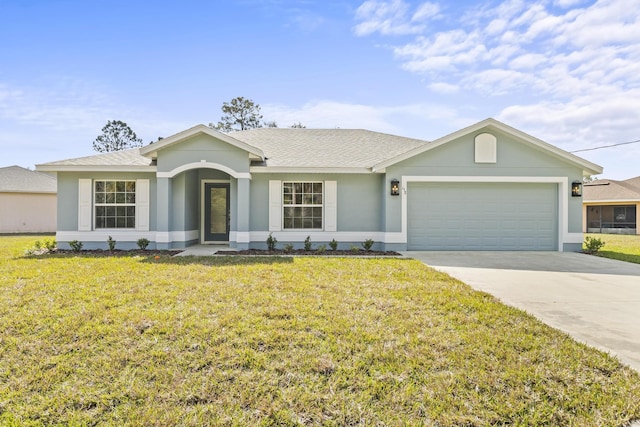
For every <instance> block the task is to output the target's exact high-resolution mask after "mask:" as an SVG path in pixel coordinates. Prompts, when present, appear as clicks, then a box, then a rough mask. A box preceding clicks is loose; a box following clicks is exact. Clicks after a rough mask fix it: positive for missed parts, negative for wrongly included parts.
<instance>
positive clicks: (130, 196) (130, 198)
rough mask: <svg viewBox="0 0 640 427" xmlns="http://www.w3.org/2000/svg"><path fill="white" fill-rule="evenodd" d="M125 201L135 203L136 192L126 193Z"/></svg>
mask: <svg viewBox="0 0 640 427" xmlns="http://www.w3.org/2000/svg"><path fill="white" fill-rule="evenodd" d="M125 202H126V203H135V202H136V193H127V197H126V201H125Z"/></svg>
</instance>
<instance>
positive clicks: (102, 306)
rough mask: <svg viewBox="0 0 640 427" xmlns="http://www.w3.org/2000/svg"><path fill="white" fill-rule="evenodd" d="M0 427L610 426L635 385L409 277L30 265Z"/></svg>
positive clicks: (237, 260) (320, 267) (164, 262)
mask: <svg viewBox="0 0 640 427" xmlns="http://www.w3.org/2000/svg"><path fill="white" fill-rule="evenodd" d="M35 239H36V238H34V237H32V236H30V237H2V238H0V331H1V332H0V333H1V335H0V425H16V426H18V425H19V426H23V425H79V426H80V425H117V426H121V425H145V426H146V425H149V426H153V425H157V426H160V425H161V426H165V425H166V426H169V425H171V426H173V425H187V426H202V425H238V426H244V425H264V426H267V425H283V426H287V425H289V426H293V425H328V426H343V425H362V426H370V425H387V426H400V425H438V426H459V425H467V426H476V425H478V426H479V425H527V426H530V425H607V426H621V425H624V424H625V423H626V422H628V421H630V420H634V419H640V375H638V374H637V373H636V372H635V371H632V370H631V369H629V368H627V367H625V366H623V365H621V364H620V362H619V361H617V360H616V359H614V358H612V357H610V356H608V355H606V354H604V353H602V352H599V351H597V350H594V349H592V348H589V347H587V346H585V345H583V344H579V343H577V342H575V341H573V340H572V339H570V338H569V337H568V336H567V335H565V334H563V333H561V332H559V331H557V330H554V329H551V328H549V327H547V326H545V325H543V324H542V323H540V322H538V321H536V320H535V319H534V318H533V317H531V316H529V315H526V314H524V313H523V312H521V311H519V310H516V309H514V308H510V307H507V306H505V305H502V304H500V303H499V302H497V301H496V300H495V299H494V298H493V297H491V296H489V295H487V294H484V293H480V292H476V291H474V290H472V289H471V288H470V287H469V286H467V285H465V284H462V283H460V282H458V281H455V280H453V279H451V278H450V277H449V276H446V275H445V274H442V273H438V272H436V271H434V270H432V269H430V268H428V267H426V266H424V265H422V264H421V263H419V262H417V261H413V260H406V259H360V258H358V259H356V258H344V259H339V258H324V259H322V258H275V257H274V258H246V257H219V258H215V257H208V258H193V257H177V258H170V257H169V256H165V255H161V256H158V257H157V258H156V256H135V257H134V256H131V257H127V256H118V257H112V258H111V257H92V256H91V255H78V256H73V255H69V254H67V255H64V256H62V255H45V256H35V257H23V256H22V254H23V250H24V249H25V248H26V247H29V246H32V244H33V241H34V240H35Z"/></svg>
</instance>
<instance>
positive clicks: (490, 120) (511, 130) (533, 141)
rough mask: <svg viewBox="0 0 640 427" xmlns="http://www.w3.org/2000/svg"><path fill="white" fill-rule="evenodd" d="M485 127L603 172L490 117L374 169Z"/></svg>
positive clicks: (586, 170)
mask: <svg viewBox="0 0 640 427" xmlns="http://www.w3.org/2000/svg"><path fill="white" fill-rule="evenodd" d="M485 127H493V128H495V129H497V130H500V131H502V132H505V133H509V134H511V135H514V136H516V137H518V138H520V139H522V140H524V141H526V142H528V143H530V144H532V145H534V146H536V147H538V148H542V149H545V150H546V151H549V152H551V153H552V154H554V155H555V156H557V157H560V158H562V159H563V160H566V161H568V162H569V163H572V164H574V165H576V166H579V167H580V168H581V169H582V174H583V176H589V175H599V174H601V173H602V166H600V165H597V164H595V163H591V162H590V161H588V160H585V159H583V158H581V157H578V156H576V155H575V154H571V153H569V152H567V151H564V150H562V149H560V148H558V147H556V146H553V145H551V144H549V143H547V142H544V141H542V140H541V139H538V138H536V137H534V136H531V135H529V134H527V133H525V132H522V131H520V130H518V129H516V128H513V127H511V126H509V125H506V124H504V123H502V122H500V121H498V120H496V119H493V118H488V119H485V120H482V121H480V122H478V123H475V124H473V125H471V126H467V127H466V128H464V129H460V130H457V131H455V132H453V133H450V134H449V135H445V136H443V137H442V138H438V139H436V140H434V141H432V142H430V143H429V144H427V145H425V146H424V147H418V148H415V149H413V150H410V151H407V152H406V153H403V154H400V155H398V156H396V157H394V158H391V159H389V160H386V161H384V162H380V163H378V164H376V165H374V166H373V170H374V171H380V170H384V169H385V168H387V167H389V166H393V165H394V164H396V163H399V162H402V161H404V160H407V159H410V158H411V157H413V156H417V155H418V154H422V153H424V152H427V151H429V150H433V149H434V148H437V147H439V146H441V145H443V144H446V143H447V142H449V141H453V140H454V139H457V138H460V137H461V136H464V135H467V134H469V133H473V132H477V131H479V130H480V129H482V128H485Z"/></svg>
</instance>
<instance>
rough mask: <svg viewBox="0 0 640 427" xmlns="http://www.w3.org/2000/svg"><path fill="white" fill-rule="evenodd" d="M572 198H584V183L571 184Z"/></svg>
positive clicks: (574, 182)
mask: <svg viewBox="0 0 640 427" xmlns="http://www.w3.org/2000/svg"><path fill="white" fill-rule="evenodd" d="M571 196H573V197H580V196H582V183H581V182H579V181H573V182H572V183H571Z"/></svg>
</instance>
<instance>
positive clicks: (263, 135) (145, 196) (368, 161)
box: [37, 119, 602, 251]
mask: <svg viewBox="0 0 640 427" xmlns="http://www.w3.org/2000/svg"><path fill="white" fill-rule="evenodd" d="M37 169H38V170H40V171H45V172H56V173H57V176H58V200H59V203H58V209H59V211H58V232H57V240H58V242H59V244H60V246H61V247H64V246H65V244H67V243H68V242H69V241H73V240H78V241H81V242H82V243H83V244H84V247H85V248H87V249H89V248H92V247H101V248H106V247H107V246H106V241H107V239H108V237H109V236H112V238H113V239H115V240H116V241H117V242H118V245H119V247H121V246H120V245H121V244H122V245H128V246H129V247H135V246H136V241H137V240H138V239H139V238H147V239H149V240H150V241H151V242H152V244H151V245H150V246H149V247H150V248H151V247H156V248H183V247H186V246H189V245H193V244H196V243H205V244H207V243H211V244H228V245H229V246H230V247H236V248H249V247H251V248H264V247H266V243H265V242H266V240H267V238H268V236H269V234H271V233H273V236H274V237H275V238H277V239H278V244H279V246H280V247H281V245H282V244H285V243H293V244H294V245H296V246H301V245H302V242H303V241H304V240H305V238H306V237H307V236H309V237H310V239H311V242H312V243H313V244H314V247H315V245H317V244H322V243H327V242H330V241H331V240H332V239H335V240H337V241H338V242H339V244H340V247H341V248H347V249H348V248H349V247H351V245H358V246H359V245H360V243H361V242H364V241H365V240H367V239H373V240H374V241H375V242H376V244H375V246H374V249H384V250H407V249H408V250H549V251H578V250H580V248H581V245H582V208H581V206H582V200H581V198H579V197H571V185H572V183H573V182H582V179H583V177H584V176H587V175H594V174H599V173H601V172H602V168H601V167H600V166H598V165H595V164H593V163H590V162H588V161H586V160H584V159H582V158H580V157H577V156H575V155H572V154H570V153H568V152H566V151H563V150H561V149H559V148H557V147H554V146H552V145H549V144H547V143H545V142H543V141H541V140H539V139H537V138H534V137H532V136H529V135H527V134H525V133H523V132H521V131H519V130H517V129H514V128H512V127H509V126H507V125H505V124H503V123H500V122H498V121H496V120H493V119H487V120H484V121H481V122H479V123H476V124H475V125H472V126H469V127H467V128H465V129H462V130H459V131H457V132H454V133H452V134H450V135H447V136H444V137H442V138H440V139H437V140H435V141H432V142H427V141H422V140H418V139H411V138H404V137H400V136H393V135H387V134H382V133H377V132H371V131H366V130H347V129H279V128H262V129H253V130H247V131H241V132H233V133H230V134H223V133H220V132H217V131H215V130H213V129H210V128H208V127H206V126H204V125H198V126H195V127H193V128H191V129H187V130H185V131H183V132H180V133H178V134H176V135H173V136H170V137H168V138H165V139H162V140H160V141H158V142H155V143H152V144H150V145H147V146H145V147H142V148H139V149H138V148H136V149H131V150H125V151H121V152H112V153H105V154H100V155H95V156H90V157H83V158H77V159H71V160H63V161H58V162H52V163H46V164H42V165H38V166H37Z"/></svg>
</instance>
